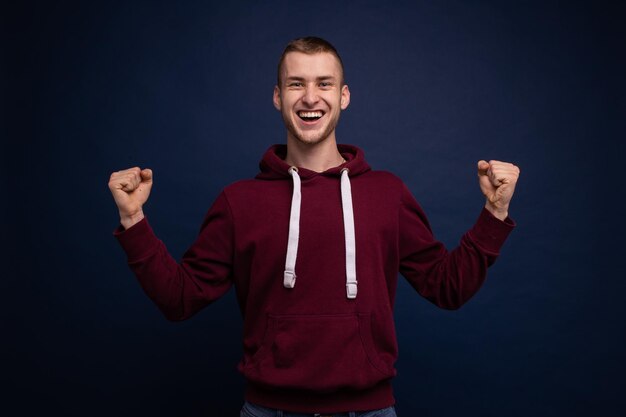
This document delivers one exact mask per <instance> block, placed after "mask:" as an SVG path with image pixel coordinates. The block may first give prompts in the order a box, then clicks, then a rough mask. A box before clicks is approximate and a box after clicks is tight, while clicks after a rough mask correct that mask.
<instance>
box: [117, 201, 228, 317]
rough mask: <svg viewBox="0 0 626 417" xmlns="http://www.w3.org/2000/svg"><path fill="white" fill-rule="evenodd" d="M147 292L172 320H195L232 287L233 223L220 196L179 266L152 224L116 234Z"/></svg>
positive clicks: (139, 225)
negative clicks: (194, 317)
mask: <svg viewBox="0 0 626 417" xmlns="http://www.w3.org/2000/svg"><path fill="white" fill-rule="evenodd" d="M114 236H115V237H116V238H117V240H118V241H119V243H120V245H121V246H122V249H123V250H124V251H125V252H126V255H127V258H128V265H129V266H130V268H131V270H132V271H133V273H134V274H135V276H136V277H137V280H138V281H139V284H140V285H141V287H142V288H143V290H144V291H145V292H146V294H147V295H148V296H149V297H150V298H151V299H152V301H154V303H155V304H156V305H157V306H158V307H159V309H160V310H161V311H162V312H163V314H164V315H165V317H167V318H168V319H169V320H173V321H179V320H184V319H187V318H189V317H191V316H192V315H193V314H195V313H196V312H198V311H199V310H200V309H202V308H203V307H205V306H206V305H208V304H209V303H211V302H213V301H215V300H217V299H218V298H219V297H221V296H222V295H224V294H225V293H226V292H227V291H228V289H229V288H230V286H231V285H232V279H231V271H232V267H231V265H232V252H233V236H234V233H233V222H232V216H231V212H230V207H229V205H228V201H227V199H226V196H225V195H224V193H222V194H221V195H220V196H219V197H218V198H217V200H216V201H215V203H214V204H213V206H212V207H211V208H210V210H209V212H208V213H207V215H206V216H205V219H204V222H203V224H202V227H201V230H200V233H199V235H198V237H197V238H196V241H195V242H194V243H193V245H192V246H191V247H190V248H189V249H188V250H187V252H185V254H184V255H183V258H182V260H181V261H180V263H179V262H177V261H176V260H175V259H174V258H172V256H171V255H170V254H169V252H168V250H167V248H166V247H165V244H164V243H163V242H162V241H161V240H159V239H158V238H157V237H156V235H155V234H154V232H153V231H152V228H151V227H150V225H149V224H148V220H147V219H144V220H142V221H140V222H139V223H137V224H136V225H134V226H133V227H131V228H129V229H128V230H124V229H123V228H121V227H119V228H118V229H117V230H115V232H114Z"/></svg>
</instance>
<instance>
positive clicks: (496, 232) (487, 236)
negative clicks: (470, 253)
mask: <svg viewBox="0 0 626 417" xmlns="http://www.w3.org/2000/svg"><path fill="white" fill-rule="evenodd" d="M514 228H515V222H514V221H513V219H511V218H510V217H507V218H506V219H504V220H500V219H498V218H497V217H495V216H494V215H493V214H491V213H490V212H489V210H487V209H486V208H483V210H482V211H481V213H480V216H478V220H477V221H476V224H474V227H472V228H471V229H470V231H469V232H468V235H469V237H470V239H471V240H472V241H473V242H474V243H476V244H477V245H478V246H479V247H480V248H482V249H483V250H485V251H486V252H490V253H492V254H494V255H497V254H499V252H500V248H501V247H502V245H503V244H504V242H505V241H506V238H507V237H508V236H509V233H511V231H512V230H513V229H514Z"/></svg>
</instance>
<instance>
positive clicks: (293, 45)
mask: <svg viewBox="0 0 626 417" xmlns="http://www.w3.org/2000/svg"><path fill="white" fill-rule="evenodd" d="M290 52H302V53H304V54H307V55H313V54H319V53H321V52H328V53H329V54H332V55H334V56H335V58H337V61H339V67H340V68H341V85H343V84H344V75H343V61H342V60H341V57H340V56H339V53H338V52H337V50H336V49H335V47H334V46H333V45H332V44H331V43H330V42H328V41H327V40H325V39H322V38H318V37H315V36H306V37H304V38H297V39H294V40H292V41H291V42H289V43H288V44H287V46H286V47H285V50H284V51H283V53H282V55H281V56H280V61H278V76H277V77H276V81H277V82H278V86H279V87H280V85H281V84H280V81H281V80H280V76H281V71H282V68H283V62H285V56H287V54H288V53H290Z"/></svg>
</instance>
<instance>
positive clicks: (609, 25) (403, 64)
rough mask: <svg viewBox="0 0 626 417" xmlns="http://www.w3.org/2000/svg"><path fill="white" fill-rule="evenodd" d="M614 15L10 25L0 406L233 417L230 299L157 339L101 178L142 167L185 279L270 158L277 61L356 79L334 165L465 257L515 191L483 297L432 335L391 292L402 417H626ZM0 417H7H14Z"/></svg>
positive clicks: (278, 16) (91, 14)
mask: <svg viewBox="0 0 626 417" xmlns="http://www.w3.org/2000/svg"><path fill="white" fill-rule="evenodd" d="M617 3H618V2H592V1H588V2H522V1H519V2H497V1H493V2H485V1H478V2H464V1H445V2H394V3H389V4H385V5H383V3H382V2H358V3H357V2H339V1H338V2H320V1H316V2H302V1H299V2H294V1H289V2H288V1H283V2H278V1H273V2H260V1H259V2H252V1H250V2H233V3H232V4H230V3H227V2H219V3H212V2H201V1H195V2H191V1H185V2H173V1H172V2H165V1H161V2H156V1H155V2H145V3H144V2H45V3H32V2H22V3H21V6H19V8H17V7H13V9H12V10H8V9H5V10H4V11H3V12H2V21H3V32H4V33H3V35H4V36H3V40H4V46H3V50H4V52H3V56H2V81H3V84H2V114H3V123H2V129H3V131H2V135H3V141H2V151H0V152H1V154H2V170H3V174H2V189H3V191H2V203H1V204H0V206H1V207H2V208H1V210H2V213H1V214H2V218H3V233H2V235H3V236H2V241H3V242H2V243H3V244H4V248H5V251H4V252H3V257H4V258H5V259H4V260H3V262H2V264H3V265H4V268H3V272H2V280H1V282H2V284H1V285H2V288H1V297H2V303H1V304H2V310H3V311H2V350H3V353H2V361H3V364H2V371H1V372H2V380H3V381H4V382H3V384H4V388H3V391H2V401H1V402H0V409H2V411H6V410H17V412H16V413H15V415H22V416H26V415H29V416H30V415H40V414H44V415H64V416H86V415H90V416H131V415H132V416H213V415H215V416H219V415H237V413H238V409H239V407H240V405H241V402H242V387H243V380H242V378H241V377H240V376H239V374H238V373H237V371H236V370H235V366H236V363H237V361H238V360H239V357H240V354H241V348H240V339H241V318H240V315H239V311H238V309H237V306H236V304H235V301H234V296H233V293H232V292H230V293H229V294H228V295H227V296H225V297H224V298H223V299H221V300H220V301H218V302H217V303H215V304H214V305H212V306H211V307H209V308H208V309H207V310H205V311H203V312H201V313H200V314H198V315H197V316H195V317H194V318H192V319H191V320H189V321H187V322H184V323H178V324H173V323H170V322H167V321H166V320H165V319H164V318H163V317H162V316H161V314H160V313H159V312H158V311H157V309H156V307H155V306H154V305H153V304H152V303H151V301H150V300H149V299H148V298H147V297H146V296H145V295H144V294H143V292H142V290H141V289H140V287H139V285H138V284H137V283H136V281H135V280H134V278H133V276H132V274H131V273H130V271H129V270H128V269H127V267H126V264H125V256H124V254H123V253H122V251H121V249H120V248H119V247H118V245H117V243H116V241H115V240H114V238H113V237H112V230H113V229H114V227H115V226H116V225H117V211H116V208H115V205H114V203H113V201H112V199H111V196H110V193H109V190H108V188H107V181H108V177H109V175H110V173H111V172H112V171H115V170H118V169H122V168H126V167H130V166H135V165H138V166H142V167H150V168H152V169H153V170H154V172H155V185H154V188H153V193H152V196H151V198H150V201H149V203H148V204H147V207H146V212H147V213H148V216H149V217H150V219H151V223H152V225H153V227H154V228H155V230H156V232H157V234H158V235H159V237H160V238H161V239H162V240H163V241H164V242H166V244H167V245H168V247H169V249H170V251H171V253H172V254H173V255H174V256H176V257H179V256H180V255H181V254H182V253H183V252H184V250H185V249H186V248H187V246H188V245H189V244H190V243H191V242H192V240H193V239H194V237H195V235H196V233H197V231H198V227H199V225H200V222H201V220H202V217H203V215H204V213H205V211H206V209H207V208H208V206H209V205H210V204H211V202H212V201H213V199H214V198H215V197H216V195H217V193H218V192H219V191H220V190H221V188H222V187H223V186H225V185H226V184H229V183H231V182H233V181H235V180H238V179H241V178H248V177H251V176H253V175H254V174H255V172H256V170H257V163H258V160H259V158H260V156H261V154H262V152H263V151H264V150H265V149H266V148H267V147H268V146H269V145H270V144H272V143H278V142H284V139H285V133H284V128H283V126H282V122H281V119H280V117H279V114H278V113H277V112H276V111H275V110H274V108H273V106H272V104H271V93H272V88H273V86H274V83H275V75H276V63H277V60H278V57H279V55H280V52H281V51H282V48H283V47H284V45H285V43H286V42H287V41H289V40H290V39H292V38H294V37H298V36H303V35H309V34H315V35H318V36H322V37H325V38H327V39H329V40H330V41H331V42H333V43H334V44H335V46H336V47H337V48H338V49H339V51H340V53H341V54H342V57H343V59H344V62H345V66H346V76H347V81H348V84H349V85H350V88H351V91H352V103H351V105H350V107H349V109H348V110H347V111H345V112H344V113H343V114H342V120H341V122H340V126H339V130H338V138H339V141H340V142H346V143H354V144H356V145H358V146H360V147H362V148H363V149H364V150H365V152H366V156H367V158H368V160H369V161H370V164H371V165H372V166H373V167H375V168H377V169H384V170H390V171H392V172H394V173H396V174H398V175H399V176H401V177H402V178H403V179H404V180H405V182H406V183H407V184H408V186H409V188H410V189H411V190H412V191H413V193H414V194H415V196H416V198H417V199H418V201H420V203H421V204H422V205H423V207H424V209H425V210H426V212H427V213H428V215H429V218H430V220H431V223H432V226H433V228H434V230H435V233H436V235H437V236H438V237H439V238H440V239H441V240H443V241H444V242H445V243H446V244H447V245H449V246H453V245H455V244H456V242H457V240H458V238H459V237H460V236H461V234H462V233H463V232H464V231H465V230H466V229H467V228H469V227H470V226H471V224H472V222H473V221H474V219H475V218H476V216H477V214H478V212H479V210H480V208H481V206H482V204H483V200H482V197H481V194H480V191H479V189H478V186H477V184H476V176H475V164H476V161H477V160H478V159H482V158H486V159H492V158H493V159H502V160H509V161H514V162H515V163H517V164H518V165H519V166H520V167H521V170H522V175H521V179H520V182H519V186H518V190H517V192H516V195H515V198H514V201H513V205H512V210H511V215H512V217H514V218H515V220H516V221H517V222H518V228H517V229H516V230H515V232H514V233H513V234H512V235H511V237H510V239H509V241H507V243H506V245H505V247H504V249H503V254H502V256H501V258H500V259H499V260H498V262H497V263H496V265H495V266H494V267H493V268H492V269H491V270H490V276H489V278H488V280H487V282H486V283H485V285H484V287H483V288H482V290H481V291H480V292H479V293H478V294H477V295H476V296H475V297H474V299H472V300H471V301H470V302H469V303H468V304H467V305H466V306H464V307H463V308H462V309H461V310H459V311H455V312H447V311H443V310H439V309H437V308H435V307H434V306H432V305H430V304H429V303H427V302H426V301H425V300H423V299H421V298H420V297H419V296H418V295H416V293H415V292H414V291H413V290H412V289H410V288H409V287H408V285H407V284H406V283H405V282H404V281H402V284H401V285H400V287H399V289H398V299H397V305H396V322H397V327H398V338H399V343H400V358H399V361H398V364H397V365H398V369H399V373H398V377H397V379H396V380H395V389H396V395H397V401H398V404H397V409H398V412H399V415H400V416H401V417H407V416H441V417H444V416H458V415H464V416H593V415H597V416H617V415H621V413H623V412H624V409H626V401H625V400H624V395H623V394H624V392H625V385H626V384H625V382H624V374H625V373H626V350H625V349H624V342H625V333H626V332H625V330H626V328H625V327H626V326H625V318H626V308H625V307H624V301H623V295H624V294H625V290H626V285H625V284H624V276H626V275H625V274H624V266H623V258H624V256H625V254H626V252H625V251H624V249H625V247H624V241H623V236H624V222H623V218H624V214H623V205H620V202H621V200H622V199H623V197H621V196H620V194H621V193H623V192H624V170H623V168H622V164H621V161H622V159H623V157H624V155H625V153H624V150H625V149H624V148H625V147H624V139H625V133H626V129H625V121H624V120H625V115H626V104H625V96H626V94H625V93H626V90H625V82H624V77H625V75H624V74H626V65H625V58H624V57H625V47H624V45H625V41H626V36H625V35H626V31H625V29H624V26H625V24H624V22H625V21H626V13H625V8H624V6H623V4H624V3H622V5H618V4H617ZM3 414H4V412H3Z"/></svg>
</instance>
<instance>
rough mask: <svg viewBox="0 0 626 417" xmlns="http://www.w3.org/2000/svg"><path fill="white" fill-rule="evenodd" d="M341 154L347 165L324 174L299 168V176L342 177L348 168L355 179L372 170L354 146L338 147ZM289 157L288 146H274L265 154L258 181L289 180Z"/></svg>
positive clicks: (361, 152) (306, 177)
mask: <svg viewBox="0 0 626 417" xmlns="http://www.w3.org/2000/svg"><path fill="white" fill-rule="evenodd" d="M337 148H338V149H339V153H340V154H341V156H343V158H344V159H345V160H346V162H345V163H343V164H341V165H339V166H336V167H333V168H331V169H329V170H326V171H324V172H315V171H311V170H308V169H304V168H298V174H299V175H300V177H301V178H302V179H308V178H312V177H314V176H316V175H327V176H335V177H340V176H341V171H342V170H343V169H344V168H348V175H349V176H350V177H354V176H357V175H360V174H363V173H364V172H367V171H369V170H370V166H369V165H368V164H367V162H366V161H365V155H364V153H363V151H362V150H361V149H359V148H357V147H356V146H353V145H337ZM286 156H287V145H284V144H283V145H272V146H270V148H269V149H268V150H267V151H266V152H265V154H264V155H263V158H262V159H261V162H260V163H259V168H260V169H261V172H259V173H258V174H257V176H256V178H257V179H262V180H278V179H289V178H291V174H290V173H289V168H290V167H289V165H288V164H287V163H285V160H284V159H285V157H286Z"/></svg>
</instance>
